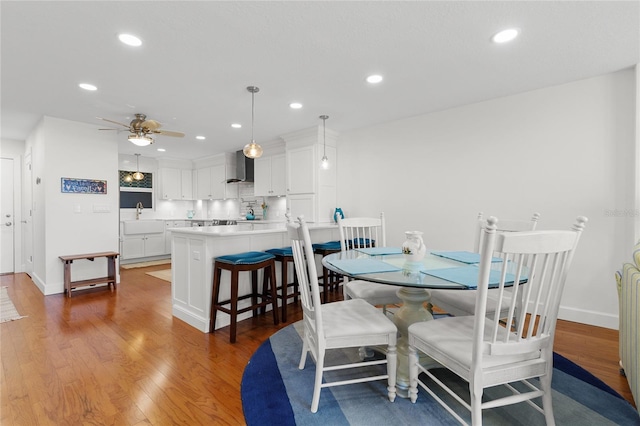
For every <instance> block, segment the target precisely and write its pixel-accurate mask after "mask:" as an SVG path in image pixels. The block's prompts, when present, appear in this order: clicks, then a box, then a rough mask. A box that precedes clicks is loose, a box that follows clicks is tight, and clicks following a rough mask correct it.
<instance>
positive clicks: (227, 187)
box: [195, 164, 238, 200]
mask: <svg viewBox="0 0 640 426" xmlns="http://www.w3.org/2000/svg"><path fill="white" fill-rule="evenodd" d="M226 180H227V172H226V166H225V165H224V164H220V165H217V166H211V167H203V168H199V169H197V170H196V190H195V196H196V199H198V200H224V199H227V198H238V186H237V185H233V184H228V183H226Z"/></svg>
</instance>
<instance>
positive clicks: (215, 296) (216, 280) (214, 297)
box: [209, 266, 222, 333]
mask: <svg viewBox="0 0 640 426" xmlns="http://www.w3.org/2000/svg"><path fill="white" fill-rule="evenodd" d="M221 275H222V270H221V269H220V268H216V267H215V266H214V271H213V290H212V292H211V320H210V321H209V333H213V332H214V331H215V330H216V317H217V313H218V306H217V305H218V300H220V299H219V295H220V276H221Z"/></svg>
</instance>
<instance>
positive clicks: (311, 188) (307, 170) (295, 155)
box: [287, 146, 317, 195]
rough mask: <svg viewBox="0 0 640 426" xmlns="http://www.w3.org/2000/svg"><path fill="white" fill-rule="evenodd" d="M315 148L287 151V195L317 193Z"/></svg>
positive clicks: (305, 147)
mask: <svg viewBox="0 0 640 426" xmlns="http://www.w3.org/2000/svg"><path fill="white" fill-rule="evenodd" d="M314 152H315V146H303V147H299V148H292V149H287V164H288V165H289V167H288V169H287V195H293V194H309V193H314V192H315V191H316V188H315V187H316V185H315V182H316V175H317V171H316V169H317V167H316V165H315V164H314V158H315V155H314Z"/></svg>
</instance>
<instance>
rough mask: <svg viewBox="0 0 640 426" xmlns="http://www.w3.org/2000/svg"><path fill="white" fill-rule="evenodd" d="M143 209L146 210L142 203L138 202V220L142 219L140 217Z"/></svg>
mask: <svg viewBox="0 0 640 426" xmlns="http://www.w3.org/2000/svg"><path fill="white" fill-rule="evenodd" d="M142 209H144V206H143V205H142V201H138V204H136V220H138V219H140V215H141V214H142Z"/></svg>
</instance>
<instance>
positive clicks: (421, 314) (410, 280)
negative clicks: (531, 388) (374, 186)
mask: <svg viewBox="0 0 640 426" xmlns="http://www.w3.org/2000/svg"><path fill="white" fill-rule="evenodd" d="M434 253H440V252H429V251H428V252H427V254H426V256H425V257H424V259H423V260H422V261H420V262H407V261H405V259H404V256H403V255H402V252H401V251H400V249H399V248H392V247H389V248H378V249H376V248H373V249H369V250H366V249H363V250H347V251H345V252H338V253H333V254H329V255H327V256H325V257H324V258H323V259H322V264H323V266H325V267H327V268H328V269H329V270H331V271H334V272H337V273H338V274H341V275H344V276H347V277H349V278H353V279H357V280H365V281H371V282H375V283H380V284H388V285H393V286H397V287H398V292H397V294H398V297H399V298H400V299H402V301H403V304H402V306H401V307H400V309H398V311H396V312H395V314H394V315H393V322H394V323H395V324H396V326H397V327H398V331H399V333H400V336H399V337H400V338H399V340H398V373H397V380H396V384H397V387H398V395H400V396H403V397H407V390H408V388H409V365H408V352H409V350H408V341H407V338H408V328H409V326H410V325H411V324H413V323H415V322H419V321H429V320H432V319H433V314H432V312H430V310H429V309H427V306H429V308H430V305H427V303H428V302H429V301H430V293H429V289H451V290H460V291H464V290H468V289H469V288H470V287H469V286H467V285H463V284H458V283H456V282H453V281H449V280H446V279H443V278H440V277H438V276H435V275H430V274H429V272H430V271H434V272H435V271H436V270H443V269H452V268H458V267H461V266H462V267H473V265H472V264H470V263H469V262H468V261H467V262H462V261H459V260H454V259H450V258H446V257H442V256H439V255H436V254H434ZM457 253H461V252H457ZM476 256H478V261H479V255H477V254H476ZM476 276H477V274H476ZM430 362H434V361H432V360H430V359H425V360H422V359H421V363H423V364H429V363H430Z"/></svg>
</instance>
